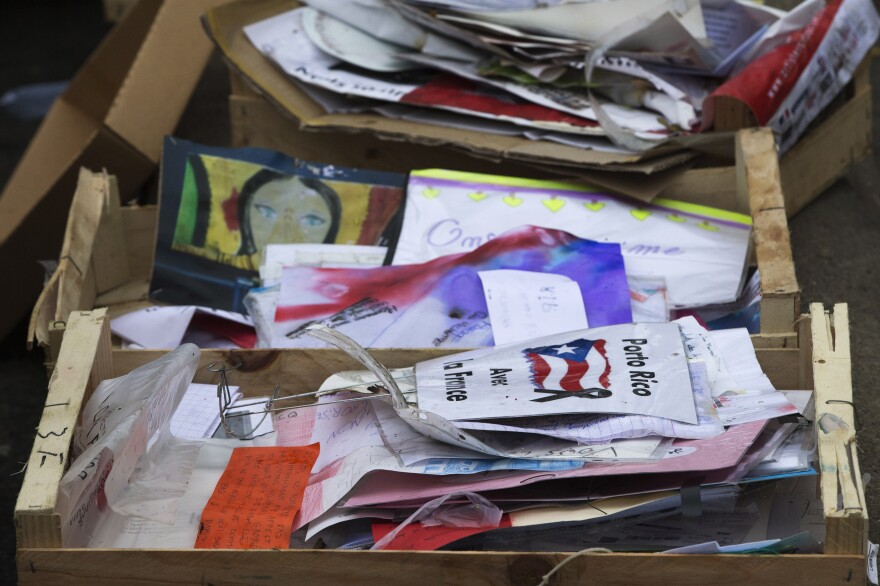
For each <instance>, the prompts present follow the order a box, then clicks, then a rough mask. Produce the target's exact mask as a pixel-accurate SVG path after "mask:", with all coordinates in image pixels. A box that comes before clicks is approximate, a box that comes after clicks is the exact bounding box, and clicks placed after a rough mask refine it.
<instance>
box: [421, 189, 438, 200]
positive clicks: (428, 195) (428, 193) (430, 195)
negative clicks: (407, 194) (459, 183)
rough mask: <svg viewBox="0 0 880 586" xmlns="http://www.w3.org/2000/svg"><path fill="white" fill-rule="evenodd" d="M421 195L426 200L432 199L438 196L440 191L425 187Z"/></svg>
mask: <svg viewBox="0 0 880 586" xmlns="http://www.w3.org/2000/svg"><path fill="white" fill-rule="evenodd" d="M422 195H423V196H424V197H426V198H428V199H434V198H435V197H437V196H438V195H440V190H439V189H437V188H436V187H426V188H424V189H423V190H422Z"/></svg>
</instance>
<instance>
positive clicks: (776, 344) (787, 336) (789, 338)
mask: <svg viewBox="0 0 880 586" xmlns="http://www.w3.org/2000/svg"><path fill="white" fill-rule="evenodd" d="M751 338H752V346H754V347H755V348H797V347H798V334H797V333H796V332H786V333H784V334H752V336H751ZM803 388H807V389H809V388H812V387H803Z"/></svg>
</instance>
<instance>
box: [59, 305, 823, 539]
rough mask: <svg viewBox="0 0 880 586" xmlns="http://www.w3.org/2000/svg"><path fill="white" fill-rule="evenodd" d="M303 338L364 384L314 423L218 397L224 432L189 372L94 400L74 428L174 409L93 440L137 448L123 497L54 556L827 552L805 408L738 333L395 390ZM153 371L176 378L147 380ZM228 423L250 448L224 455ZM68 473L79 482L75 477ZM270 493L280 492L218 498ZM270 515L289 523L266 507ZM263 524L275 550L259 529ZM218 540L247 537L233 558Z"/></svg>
mask: <svg viewBox="0 0 880 586" xmlns="http://www.w3.org/2000/svg"><path fill="white" fill-rule="evenodd" d="M309 331H310V332H314V335H316V336H319V337H321V338H322V339H324V340H325V341H329V342H331V343H334V344H336V345H338V346H340V347H341V348H342V349H343V350H344V351H346V352H349V353H350V354H351V355H352V356H353V357H354V358H356V359H357V360H360V361H361V362H362V363H363V364H364V365H365V366H366V367H367V368H368V370H365V371H351V372H339V373H337V374H335V375H333V376H331V377H330V378H329V379H328V380H327V381H326V382H325V383H324V384H323V385H322V387H321V389H320V391H319V392H318V398H317V400H316V401H315V402H314V403H312V404H305V403H303V401H302V399H303V398H305V397H302V398H298V399H297V402H298V403H299V405H298V406H297V405H290V404H289V403H287V402H286V401H288V400H289V399H284V398H283V397H282V398H277V397H276V398H275V399H274V400H273V401H274V402H272V403H270V402H269V399H268V398H263V399H260V398H247V399H241V398H240V397H241V393H240V392H239V391H238V389H236V388H234V387H230V388H229V394H230V398H229V402H230V403H231V405H230V407H229V408H228V409H227V410H226V411H225V412H224V415H225V417H226V422H227V424H226V426H220V427H218V422H219V418H220V413H219V411H218V409H217V407H216V401H217V393H218V389H217V388H216V387H214V386H213V385H196V384H191V385H189V386H188V387H186V386H185V383H186V381H187V380H191V378H192V373H193V369H194V366H195V358H196V357H197V354H196V353H192V358H190V359H189V361H190V362H188V363H186V365H183V364H181V365H178V363H177V362H174V361H169V357H164V358H162V359H160V361H157V363H155V364H156V366H153V365H147V366H145V367H142V368H141V369H140V370H139V371H135V373H133V374H132V375H130V376H129V377H128V378H124V379H118V380H117V381H111V384H109V385H105V386H102V387H100V389H99V390H100V392H98V393H97V394H96V395H95V397H94V398H93V399H92V400H91V401H90V403H89V404H88V405H87V406H86V412H92V411H95V410H96V409H98V408H99V407H100V405H99V404H98V403H99V402H100V401H102V400H104V401H105V402H106V400H107V399H106V397H111V398H112V399H113V400H115V401H116V402H117V403H119V407H120V409H122V410H125V409H135V410H136V409H139V408H141V407H140V406H141V405H143V404H144V401H146V400H147V399H148V397H149V396H150V395H149V394H148V393H147V394H145V393H146V392H147V391H149V389H150V388H151V386H152V387H155V388H154V389H152V391H153V392H155V393H156V397H159V398H162V400H163V401H165V400H166V399H164V396H165V394H167V393H168V392H169V391H168V383H167V382H166V381H167V380H173V381H174V383H173V384H174V385H177V386H176V391H175V392H176V393H178V396H179V397H180V399H179V404H178V405H176V407H175V402H171V401H170V399H169V400H168V401H169V402H168V404H167V405H165V406H164V407H163V416H162V417H163V418H162V420H161V421H156V422H154V423H152V424H150V427H134V428H128V427H126V424H125V421H119V422H117V421H116V420H112V421H111V420H109V419H108V420H107V427H106V429H104V428H102V429H101V430H100V434H101V437H104V435H103V434H109V435H107V436H106V437H113V438H116V437H118V438H120V439H119V441H134V442H135V443H133V444H131V445H132V446H133V447H132V448H131V453H130V454H127V456H126V457H127V461H126V462H127V468H126V469H125V470H124V471H122V472H120V473H124V474H126V475H130V477H129V476H127V477H126V478H127V483H128V484H127V486H128V488H127V489H126V490H125V492H122V493H119V494H118V495H117V494H116V493H114V497H113V498H114V499H115V500H114V501H111V503H112V504H113V514H107V515H103V516H102V517H100V518H96V520H95V523H94V524H92V525H89V526H85V527H82V528H78V529H77V530H76V531H75V532H74V531H72V530H71V531H68V532H67V533H65V536H66V537H65V538H66V539H70V543H74V542H75V543H77V544H79V545H81V546H84V547H141V548H142V547H160V546H161V547H165V548H169V547H170V548H189V547H193V546H195V547H244V548H250V547H255V548H261V547H262V548H265V547H267V546H270V545H271V546H273V547H292V548H328V547H329V548H342V549H365V548H374V549H409V550H430V549H451V550H505V551H578V550H581V549H583V548H586V547H594V546H600V545H601V546H602V547H608V548H610V549H612V550H615V551H666V550H676V551H677V549H678V548H685V549H684V550H683V551H681V553H688V552H691V553H699V552H713V553H728V552H730V553H742V552H759V553H770V552H772V553H787V552H813V551H821V547H822V546H821V543H822V540H823V538H824V534H823V531H824V525H823V522H822V507H821V506H820V505H819V504H818V503H819V501H818V498H817V496H816V494H815V489H816V483H815V482H814V481H811V479H809V478H806V479H805V480H806V481H805V482H800V481H799V479H800V477H802V476H809V475H812V474H815V472H814V468H813V461H814V445H813V441H812V440H811V437H812V434H813V430H812V424H811V423H810V420H811V419H812V413H811V405H810V399H811V393H809V392H807V391H785V392H780V391H776V390H775V389H773V387H772V385H770V383H769V381H768V380H767V379H766V376H764V374H763V373H762V372H761V368H760V366H759V365H758V363H757V360H756V359H755V355H754V351H753V349H752V346H751V343H750V340H749V336H748V333H747V331H746V330H744V329H739V330H726V331H717V332H709V331H707V330H705V329H704V328H703V327H702V326H700V325H699V324H698V323H697V322H696V320H694V319H693V318H684V319H680V320H678V321H676V322H671V323H655V324H628V325H616V326H606V327H599V328H590V329H585V330H579V331H575V332H569V333H566V334H554V335H551V336H544V337H539V338H531V339H527V340H523V341H520V342H515V343H512V344H507V345H504V346H498V347H494V348H485V349H479V350H472V351H468V352H463V353H458V354H452V355H448V356H445V357H442V358H438V359H435V360H429V361H426V362H419V363H416V364H414V365H413V366H412V367H410V368H404V369H397V370H393V371H388V370H386V369H385V368H384V367H383V366H382V365H381V364H379V363H377V362H375V361H374V360H372V359H371V358H370V357H369V355H367V354H366V353H365V352H363V349H362V348H360V347H358V346H357V345H356V344H355V343H354V342H353V341H351V340H350V339H349V338H346V337H345V336H343V335H342V334H340V333H339V332H337V331H333V330H331V329H328V328H317V329H310V330H309ZM191 348H192V347H191V346H189V347H188V346H184V347H182V349H181V350H178V351H176V353H174V354H172V355H170V357H171V358H174V357H176V356H178V355H180V354H181V352H187V351H189V350H188V349H191ZM157 368H159V369H165V370H166V371H168V372H167V373H165V372H164V371H160V372H163V375H162V377H160V379H159V380H156V382H152V381H153V380H154V378H155V377H154V376H153V372H154V370H156V369H157ZM186 369H188V370H186ZM137 377H139V378H137ZM131 382H136V383H137V384H139V385H141V386H142V387H144V389H145V390H144V391H141V392H139V393H138V394H137V396H136V397H135V398H134V399H133V400H131V403H132V405H128V403H127V401H128V400H127V399H126V398H125V396H123V395H118V393H117V394H113V390H115V389H119V388H124V387H125V386H126V385H128V384H131ZM377 385H380V386H381V388H377ZM386 390H387V391H388V392H387V393H386V392H385V391H386ZM281 394H282V395H287V394H288V393H287V392H284V393H281ZM212 404H213V408H212V406H211V405H212ZM171 407H175V409H174V412H173V414H172V412H171V409H170V408H171ZM269 409H272V411H269ZM238 415H241V417H237V416H238ZM143 419H144V422H145V423H144V425H147V423H146V421H147V419H146V416H144V417H143ZM126 421H127V420H126ZM229 425H232V426H235V435H236V436H239V437H245V438H246V439H243V440H242V439H217V438H225V437H227V436H226V434H225V433H223V432H224V430H223V429H222V428H224V427H227V426H229ZM215 429H216V433H213V434H212V430H215ZM129 430H130V431H131V433H133V434H134V435H133V436H132V440H125V439H124V438H125V437H126V436H125V435H123V434H125V433H128V432H129ZM168 431H170V432H171V433H168ZM81 433H82V434H85V435H83V437H86V435H89V434H92V433H94V430H90V429H87V428H85V427H84V428H83V430H82V432H81ZM151 434H152V438H151ZM212 435H213V438H211V436H212ZM172 436H177V437H172ZM135 438H137V439H135ZM150 438H151V439H150ZM147 439H150V441H149V442H146V440H147ZM137 442H145V443H144V444H143V445H142V444H139V443H137ZM139 449H145V450H146V451H145V452H144V454H143V456H141V457H140V458H138V454H139V452H138V450H139ZM92 452H94V450H92V451H91V452H90V451H88V450H86V451H85V452H83V457H87V458H92V457H93V456H94V454H93V453H92ZM98 465H99V467H100V466H105V467H106V463H105V462H99V463H98ZM282 465H283V470H284V472H283V473H282V472H281V471H282ZM288 468H289V470H288ZM276 469H277V470H276ZM71 470H73V472H72V473H71V475H70V478H71V479H73V478H74V477H76V476H77V474H76V472H77V471H80V470H81V471H82V473H83V474H85V477H86V479H89V478H91V473H90V470H91V467H90V464H89V463H88V462H86V461H82V460H77V461H75V462H73V464H72V467H71ZM115 470H116V467H115V466H114V471H115ZM273 470H275V471H273ZM80 476H81V475H80ZM270 479H271V480H270ZM119 481H120V482H125V479H123V478H120V479H119ZM71 482H72V480H71ZM266 482H271V483H273V490H272V491H269V492H266V491H264V490H263V489H262V488H260V490H259V491H258V492H259V494H257V492H253V491H251V490H250V489H247V490H246V491H244V492H240V491H232V492H230V491H229V488H228V487H230V486H237V487H242V488H243V489H244V488H246V487H249V486H250V487H255V486H260V487H262V486H264V485H265V483H266ZM255 483H256V484H255ZM255 490H256V489H255ZM218 491H219V492H218ZM251 493H253V494H252V496H251V497H246V494H251ZM271 494H277V495H286V496H285V500H284V502H276V500H277V499H275V500H273V498H272V496H271ZM264 501H265V503H264ZM269 502H271V503H272V504H271V507H274V508H273V509H272V510H276V508H277V510H279V511H282V510H283V511H284V512H283V515H282V516H280V517H279V516H278V515H274V514H273V513H271V511H269V512H267V511H265V510H261V509H264V508H265V507H268V506H270V505H269V504H267V503H269ZM259 503H264V504H259ZM221 505H222V506H221ZM230 507H232V509H230ZM794 509H797V514H796V515H794V516H792V514H791V513H792V511H793V510H794ZM65 510H66V509H65ZM231 510H234V511H237V512H239V513H243V514H240V515H233V516H230V515H232V513H229V514H227V512H228V511H231ZM160 511H161V514H160V513H159V512H160ZM264 514H268V515H270V517H271V518H269V517H264V516H263V515H264ZM273 515H274V516H273ZM218 516H219V517H218ZM200 517H201V521H200V520H199V519H200ZM264 522H270V523H272V526H273V527H274V528H275V529H274V531H273V537H272V541H271V543H270V542H268V541H264V540H263V538H262V537H258V535H262V532H257V531H253V532H252V530H253V529H254V527H255V525H253V524H254V523H264ZM229 523H232V526H231V527H234V530H235V531H236V532H244V534H247V535H253V539H250V538H249V539H246V540H238V539H233V538H232V537H231V534H230V533H229V531H232V530H233V529H231V528H230V525H229ZM208 525H210V527H208V529H202V527H207V526H208ZM279 532H280V534H281V535H283V536H284V537H283V541H284V543H280V542H279V539H281V538H280V537H278V535H279Z"/></svg>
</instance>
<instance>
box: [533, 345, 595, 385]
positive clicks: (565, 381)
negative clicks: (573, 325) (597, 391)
mask: <svg viewBox="0 0 880 586" xmlns="http://www.w3.org/2000/svg"><path fill="white" fill-rule="evenodd" d="M523 353H524V354H525V355H526V357H527V358H528V359H529V363H530V364H531V370H532V382H533V383H534V384H535V386H536V387H537V388H540V389H551V390H560V389H561V390H563V391H571V392H577V391H584V390H586V389H591V388H597V387H601V388H605V389H607V388H609V387H610V386H611V380H610V376H611V363H610V362H608V357H607V356H606V355H605V340H585V339H584V338H579V339H577V340H572V341H571V342H566V343H565V344H557V345H555V346H541V347H539V348H527V349H525V350H523Z"/></svg>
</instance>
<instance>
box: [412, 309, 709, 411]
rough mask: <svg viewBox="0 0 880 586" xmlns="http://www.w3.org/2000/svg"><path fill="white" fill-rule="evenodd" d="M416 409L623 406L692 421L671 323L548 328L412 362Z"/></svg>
mask: <svg viewBox="0 0 880 586" xmlns="http://www.w3.org/2000/svg"><path fill="white" fill-rule="evenodd" d="M416 387H417V389H418V404H419V408H420V409H422V410H425V411H430V412H432V413H434V414H436V415H438V416H440V417H443V418H445V419H447V420H449V421H461V420H477V419H494V418H504V417H524V416H525V417H538V416H542V415H557V414H562V413H629V414H641V415H652V416H654V417H663V418H666V419H674V420H676V421H682V422H685V423H697V414H696V410H695V408H694V398H693V390H692V388H691V383H690V375H689V374H688V368H687V358H686V357H685V351H684V348H683V346H682V342H681V334H680V330H679V326H678V325H677V324H624V325H617V326H608V327H603V328H594V329H591V330H581V331H578V332H569V333H565V334H556V335H553V336H546V337H543V338H539V339H535V340H531V341H529V342H524V343H518V344H509V345H507V346H496V347H495V348H485V349H478V350H472V351H469V352H463V353H461V354H455V355H451V356H447V357H443V358H437V359H434V360H429V361H426V362H420V363H418V364H416Z"/></svg>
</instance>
